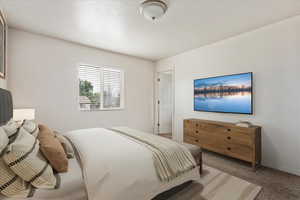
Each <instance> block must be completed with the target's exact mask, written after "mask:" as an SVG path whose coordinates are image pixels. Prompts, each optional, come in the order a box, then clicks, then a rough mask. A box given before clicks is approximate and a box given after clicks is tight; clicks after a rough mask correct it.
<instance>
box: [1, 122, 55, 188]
mask: <svg viewBox="0 0 300 200" xmlns="http://www.w3.org/2000/svg"><path fill="white" fill-rule="evenodd" d="M3 159H4V161H5V163H6V164H7V166H8V167H9V168H10V169H11V170H12V171H13V172H14V173H16V174H17V175H18V176H19V177H21V178H22V179H23V180H25V181H27V182H30V183H31V184H32V185H33V186H34V187H36V188H42V189H53V188H57V187H58V185H59V182H60V181H59V179H58V177H56V176H54V174H53V170H52V168H51V166H50V165H49V164H48V162H47V161H46V160H45V158H44V157H43V155H42V154H41V153H40V152H39V141H38V140H37V139H36V138H35V137H34V136H32V135H31V134H30V133H28V132H27V131H26V130H25V129H24V128H23V127H21V128H20V129H19V132H18V136H17V138H16V140H15V141H14V142H13V143H12V144H10V145H8V148H7V152H6V153H5V154H4V155H3Z"/></svg>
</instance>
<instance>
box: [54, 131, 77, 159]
mask: <svg viewBox="0 0 300 200" xmlns="http://www.w3.org/2000/svg"><path fill="white" fill-rule="evenodd" d="M54 133H55V136H56V138H57V139H58V140H59V142H60V143H61V145H62V146H63V148H64V150H65V153H66V155H67V158H68V159H71V158H74V149H73V146H72V144H71V142H70V141H69V140H68V139H67V138H66V137H65V136H63V135H61V134H60V133H58V132H56V131H54Z"/></svg>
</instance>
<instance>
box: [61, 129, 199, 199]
mask: <svg viewBox="0 0 300 200" xmlns="http://www.w3.org/2000/svg"><path fill="white" fill-rule="evenodd" d="M66 135H67V137H68V138H69V139H70V140H71V141H72V143H73V144H74V145H75V146H76V149H77V151H78V153H79V156H80V158H81V162H82V166H83V174H84V181H85V184H86V188H87V192H88V196H89V199H90V200H96V199H105V200H150V199H152V198H153V197H155V196H156V195H158V194H160V193H162V192H163V191H166V190H168V189H170V188H173V187H175V186H177V185H180V184H182V183H184V182H187V181H189V180H196V179H198V178H199V171H198V169H197V168H195V169H193V170H191V171H189V172H187V173H185V174H183V175H182V176H179V177H178V178H176V179H175V180H173V181H171V182H168V183H163V182H161V181H160V180H159V178H158V176H157V174H156V170H155V167H154V165H153V158H152V153H151V152H150V151H149V150H148V149H147V148H145V147H144V146H142V145H140V144H138V143H136V142H135V141H132V140H130V139H128V138H127V137H124V136H122V135H120V134H118V133H115V132H113V131H111V130H107V129H102V128H95V129H85V130H76V131H72V132H69V133H67V134H66Z"/></svg>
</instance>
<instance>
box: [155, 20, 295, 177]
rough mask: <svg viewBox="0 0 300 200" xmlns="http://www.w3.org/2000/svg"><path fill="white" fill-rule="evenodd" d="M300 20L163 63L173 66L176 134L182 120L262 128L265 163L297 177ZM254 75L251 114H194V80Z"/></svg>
mask: <svg viewBox="0 0 300 200" xmlns="http://www.w3.org/2000/svg"><path fill="white" fill-rule="evenodd" d="M299 35H300V16H299V17H295V18H291V19H288V20H285V21H282V22H280V23H277V24H273V25H271V26H267V27H264V28H261V29H259V30H256V31H253V32H249V33H246V34H243V35H240V36H237V37H234V38H231V39H228V40H224V41H221V42H218V43H215V44H212V45H208V46H205V47H202V48H198V49H195V50H192V51H188V52H185V53H183V54H180V55H177V56H174V57H170V58H168V59H164V60H161V61H159V62H158V63H157V71H163V70H166V69H168V68H172V67H174V66H175V123H174V124H175V127H174V129H175V136H176V138H177V139H178V140H181V139H182V136H183V134H182V133H183V127H182V126H183V125H182V124H183V123H182V121H183V119H185V118H190V117H195V118H202V119H210V120H220V121H229V122H236V121H238V120H249V121H251V122H253V123H254V124H258V125H261V126H262V127H263V136H262V140H263V143H262V146H263V164H264V165H267V166H270V167H273V168H277V169H281V170H284V171H287V172H291V173H294V174H298V175H300V156H299V155H300V148H299V147H300V134H299V122H300V118H299V114H300V103H299V102H300V93H299V85H300V78H299V76H300V56H299V52H300V37H299ZM241 72H254V115H253V116H250V115H238V114H218V113H205V112H194V111H193V80H194V79H198V78H204V77H211V76H218V75H226V74H233V73H241Z"/></svg>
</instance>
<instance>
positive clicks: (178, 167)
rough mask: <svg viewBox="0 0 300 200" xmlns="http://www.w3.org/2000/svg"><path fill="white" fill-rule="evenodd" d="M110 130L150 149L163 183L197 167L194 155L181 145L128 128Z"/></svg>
mask: <svg viewBox="0 0 300 200" xmlns="http://www.w3.org/2000/svg"><path fill="white" fill-rule="evenodd" d="M110 130H112V131H114V132H117V133H120V134H122V135H124V136H126V137H128V138H129V139H131V140H133V141H135V142H138V143H140V144H141V145H143V146H145V147H146V148H148V149H149V150H150V151H151V152H152V155H153V161H154V166H155V169H156V172H157V174H158V177H159V178H160V180H161V181H163V182H169V181H171V180H173V179H174V178H176V177H178V176H180V175H181V174H183V173H185V172H187V171H189V170H191V169H194V168H195V167H196V162H195V159H194V158H193V156H192V154H191V153H190V152H189V150H188V149H186V147H184V146H182V145H181V144H179V143H176V142H174V141H172V140H169V139H166V138H162V137H160V136H157V135H153V134H149V133H144V132H142V131H138V130H135V129H130V128H127V127H115V128H111V129H110Z"/></svg>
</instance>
